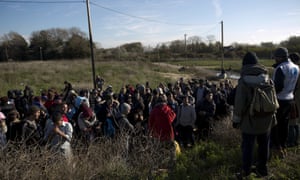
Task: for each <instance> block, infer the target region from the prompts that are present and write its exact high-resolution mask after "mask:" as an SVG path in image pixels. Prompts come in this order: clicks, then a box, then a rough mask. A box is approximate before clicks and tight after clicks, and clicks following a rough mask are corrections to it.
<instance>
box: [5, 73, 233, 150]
mask: <svg viewBox="0 0 300 180" xmlns="http://www.w3.org/2000/svg"><path fill="white" fill-rule="evenodd" d="M96 84H97V88H96V89H92V90H89V89H80V90H76V89H74V88H73V87H72V84H71V83H70V82H67V81H65V82H64V89H63V91H61V92H59V91H57V90H56V89H54V88H49V89H47V90H45V91H41V93H39V94H35V93H34V92H33V90H32V89H31V87H30V86H25V88H24V89H23V90H10V91H8V92H7V95H6V96H3V97H1V99H0V100H1V106H0V107H1V113H0V119H1V127H2V128H1V131H0V132H1V147H2V148H5V147H6V144H8V143H9V144H15V145H25V146H28V147H30V146H36V145H48V146H50V147H51V148H52V149H56V150H60V151H61V152H63V153H66V154H70V152H71V150H70V149H71V141H72V138H77V139H81V140H82V141H84V143H85V144H86V145H88V144H89V143H91V142H93V141H94V140H95V139H97V138H98V137H107V138H114V137H115V136H119V135H120V134H122V135H123V136H139V135H141V136H145V135H149V136H151V137H157V138H158V137H159V139H160V140H161V141H174V140H177V142H178V143H179V145H180V146H182V147H191V146H193V145H194V144H195V138H196V140H200V139H203V140H204V139H206V138H208V137H209V134H210V133H211V131H212V128H213V123H214V120H216V119H218V118H220V117H221V116H226V115H228V113H229V109H230V108H229V106H230V105H229V104H228V101H227V99H229V98H230V96H231V91H232V90H233V85H232V84H231V81H229V80H225V81H220V82H219V84H216V83H212V82H210V81H208V80H205V79H191V80H184V79H183V78H180V79H179V80H178V81H176V82H174V83H167V84H164V83H160V84H159V85H157V86H155V87H150V84H149V82H146V83H145V85H143V84H136V85H129V84H128V85H125V86H124V87H121V88H120V90H119V91H115V90H114V89H113V87H112V86H111V85H106V82H105V81H104V79H103V78H101V77H99V76H97V77H96ZM231 98H232V97H231ZM231 101H232V100H231ZM162 105H165V106H162ZM158 107H160V108H159V109H160V110H158ZM168 110H169V111H171V112H173V115H172V116H171V115H170V116H171V117H168V118H170V119H169V120H168V122H164V121H159V120H157V119H159V118H163V117H164V116H162V115H160V114H159V113H161V111H164V112H165V111H168ZM163 119H166V118H163ZM161 123H162V124H161ZM164 123H165V124H164Z"/></svg>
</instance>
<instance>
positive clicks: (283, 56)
mask: <svg viewBox="0 0 300 180" xmlns="http://www.w3.org/2000/svg"><path fill="white" fill-rule="evenodd" d="M274 59H275V64H274V65H273V67H274V68H275V70H274V74H273V80H274V84H275V89H276V94H277V99H278V102H279V106H280V107H279V109H278V111H277V114H276V118H277V122H278V123H277V125H276V126H275V127H274V128H273V129H272V134H271V145H272V148H273V149H274V152H279V153H280V155H281V157H285V156H286V155H287V151H286V143H287V138H288V125H289V119H290V112H291V107H292V103H293V100H294V90H295V86H296V83H297V80H298V76H299V67H298V66H297V65H296V64H294V63H292V61H291V60H290V59H289V58H288V50H287V49H286V48H284V47H279V48H277V49H276V50H275V51H274Z"/></svg>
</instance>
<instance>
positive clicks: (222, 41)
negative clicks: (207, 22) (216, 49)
mask: <svg viewBox="0 0 300 180" xmlns="http://www.w3.org/2000/svg"><path fill="white" fill-rule="evenodd" d="M221 46H222V47H221V51H222V63H221V71H222V72H223V70H224V38H223V21H221Z"/></svg>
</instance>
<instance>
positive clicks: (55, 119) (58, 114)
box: [52, 111, 62, 123]
mask: <svg viewBox="0 0 300 180" xmlns="http://www.w3.org/2000/svg"><path fill="white" fill-rule="evenodd" d="M61 119H62V113H61V112H60V111H55V112H54V113H53V114H52V121H53V123H57V122H58V121H60V120H61Z"/></svg>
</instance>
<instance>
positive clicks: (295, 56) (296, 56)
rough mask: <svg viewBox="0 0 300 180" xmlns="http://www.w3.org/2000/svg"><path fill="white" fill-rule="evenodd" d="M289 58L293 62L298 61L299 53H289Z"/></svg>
mask: <svg viewBox="0 0 300 180" xmlns="http://www.w3.org/2000/svg"><path fill="white" fill-rule="evenodd" d="M289 58H290V59H291V60H292V62H293V63H298V62H299V60H300V55H299V53H291V54H290V55H289Z"/></svg>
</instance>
